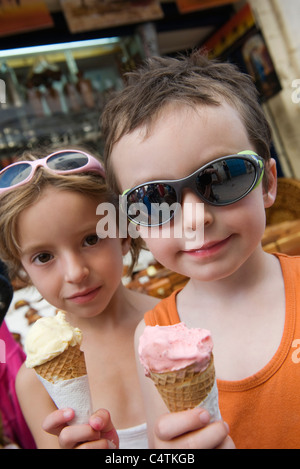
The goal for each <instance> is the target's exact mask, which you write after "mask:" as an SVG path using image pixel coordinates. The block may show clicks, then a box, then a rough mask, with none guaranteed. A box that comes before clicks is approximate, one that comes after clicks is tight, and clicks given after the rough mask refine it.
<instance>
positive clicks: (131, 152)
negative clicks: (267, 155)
mask: <svg viewBox="0 0 300 469" xmlns="http://www.w3.org/2000/svg"><path fill="white" fill-rule="evenodd" d="M244 150H252V151H254V152H255V151H256V149H255V148H254V146H253V144H251V143H250V141H249V138H248V136H247V132H246V130H245V128H244V125H243V123H242V121H241V118H240V116H239V114H238V112H237V111H236V110H235V109H234V108H232V107H231V106H230V105H229V104H227V103H225V102H224V103H223V104H222V105H220V106H206V107H203V106H201V107H200V106H199V107H197V108H196V109H195V108H194V109H192V108H190V107H188V106H183V105H178V104H177V105H175V104H173V105H170V106H169V107H166V108H165V109H164V111H163V112H162V113H161V115H160V116H159V118H158V119H157V120H156V121H155V123H154V124H153V125H152V127H151V129H150V132H148V133H147V134H146V129H145V128H144V127H141V128H139V129H137V130H135V131H133V132H131V133H130V134H127V135H125V136H124V137H122V138H121V140H120V141H119V142H118V143H117V144H116V145H115V146H114V148H113V151H112V155H111V158H112V163H113V168H114V171H115V174H116V179H117V181H118V183H119V187H120V190H121V192H123V191H124V190H126V189H130V188H133V187H134V186H136V185H138V184H141V183H143V182H147V181H152V180H157V179H180V178H184V177H186V176H188V175H190V174H191V173H193V172H194V171H196V170H197V169H198V168H200V167H201V166H203V165H205V164H206V163H208V162H210V161H211V160H213V159H216V158H218V157H222V156H227V155H232V154H236V153H239V152H241V151H244ZM271 203H272V201H271V199H269V198H268V196H267V194H264V193H263V186H262V184H260V185H259V186H258V187H257V188H256V189H254V190H252V192H250V193H249V194H248V195H247V196H246V197H245V198H243V199H242V200H240V201H239V202H236V203H234V204H232V205H228V206H225V207H215V206H211V205H208V204H204V213H203V210H198V211H197V210H196V209H195V210H194V209H191V207H194V208H196V207H197V206H198V205H199V204H201V205H202V207H203V202H202V201H201V199H200V198H198V196H197V195H196V194H195V193H194V192H192V191H190V190H188V189H186V190H184V192H183V195H182V221H180V223H181V222H182V223H183V224H184V225H185V226H186V227H188V229H183V230H182V236H181V237H177V238H176V237H174V236H173V237H172V230H170V224H171V225H172V224H173V226H174V223H175V224H176V217H175V221H174V220H173V221H171V222H170V223H168V224H166V225H162V226H160V227H153V228H151V229H149V228H147V227H139V230H140V234H141V236H142V237H143V238H144V240H145V241H146V243H147V245H148V247H149V249H150V250H151V252H152V253H153V255H154V257H155V258H156V259H157V260H158V261H159V262H161V263H162V264H163V265H165V266H167V267H168V268H170V269H172V270H175V271H177V272H180V273H182V274H184V275H187V276H189V277H193V278H197V279H199V280H216V279H219V278H223V277H226V276H228V275H230V274H231V273H233V272H235V271H236V270H237V269H238V268H239V267H240V266H241V265H242V264H243V263H244V262H245V261H246V260H247V259H248V258H249V257H250V255H251V254H252V253H253V252H254V251H256V249H258V248H260V242H261V238H262V235H263V233H264V229H265V207H267V206H269V205H270V204H271ZM188 207H189V210H187V208H188ZM203 228H204V245H203V242H200V239H201V236H199V237H197V236H196V237H195V241H194V244H191V242H190V240H191V237H190V233H188V230H189V231H191V229H192V230H193V229H194V230H198V231H199V230H203ZM166 230H168V233H170V232H171V235H169V236H168V235H167V236H164V234H165V233H166Z"/></svg>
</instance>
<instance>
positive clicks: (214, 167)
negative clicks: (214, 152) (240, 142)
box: [196, 158, 256, 205]
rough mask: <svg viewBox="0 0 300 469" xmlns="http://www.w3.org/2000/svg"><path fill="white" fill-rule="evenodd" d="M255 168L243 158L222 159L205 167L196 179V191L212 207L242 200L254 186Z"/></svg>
mask: <svg viewBox="0 0 300 469" xmlns="http://www.w3.org/2000/svg"><path fill="white" fill-rule="evenodd" d="M255 176H256V168H255V166H254V164H252V163H251V162H250V161H247V160H245V159H243V158H228V159H226V158H224V159H223V160H220V161H217V162H215V163H212V164H211V165H209V166H207V167H206V168H205V169H204V170H203V171H201V172H200V173H199V174H198V177H197V182H196V184H197V190H198V191H199V193H200V194H201V196H202V197H203V198H204V199H205V200H207V201H208V202H210V203H211V204H213V205H228V204H231V203H233V202H235V201H237V200H239V199H240V198H242V197H243V196H244V195H245V194H246V193H247V192H248V191H249V190H250V189H251V188H252V185H253V184H254V181H255Z"/></svg>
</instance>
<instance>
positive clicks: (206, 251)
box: [184, 235, 231, 257]
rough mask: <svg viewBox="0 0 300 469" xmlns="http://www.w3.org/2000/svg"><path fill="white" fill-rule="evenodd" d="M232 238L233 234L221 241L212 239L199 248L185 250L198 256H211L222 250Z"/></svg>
mask: <svg viewBox="0 0 300 469" xmlns="http://www.w3.org/2000/svg"><path fill="white" fill-rule="evenodd" d="M230 239H231V235H230V236H228V238H225V239H223V240H221V241H212V242H210V243H206V244H204V245H203V246H201V248H199V249H191V250H189V251H184V252H185V253H186V254H190V255H192V256H196V257H209V256H212V255H213V254H216V253H217V252H218V251H220V250H221V249H222V248H223V247H224V246H226V244H227V243H228V242H229V240H230Z"/></svg>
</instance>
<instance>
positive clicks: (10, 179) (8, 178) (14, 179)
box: [0, 163, 31, 189]
mask: <svg viewBox="0 0 300 469" xmlns="http://www.w3.org/2000/svg"><path fill="white" fill-rule="evenodd" d="M30 172H31V166H30V165H29V164H27V163H20V164H17V165H15V166H10V167H9V168H7V171H4V172H3V173H2V174H1V176H0V188H1V189H6V188H7V187H13V186H15V185H17V184H19V183H20V182H22V181H25V179H26V178H27V177H28V176H29V174H30Z"/></svg>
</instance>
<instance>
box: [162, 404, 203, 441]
mask: <svg viewBox="0 0 300 469" xmlns="http://www.w3.org/2000/svg"><path fill="white" fill-rule="evenodd" d="M209 420H210V415H209V413H208V412H207V410H204V409H201V408H200V407H198V408H195V409H190V410H185V411H183V412H176V413H175V412H173V413H170V414H164V415H162V416H161V417H160V418H159V420H158V421H157V422H156V424H155V429H154V432H155V434H156V436H157V438H159V439H161V440H164V441H168V440H172V439H173V438H176V437H178V436H179V435H182V434H184V433H186V432H192V431H194V430H198V429H200V428H203V427H205V426H206V425H207V424H208V423H209Z"/></svg>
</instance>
